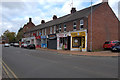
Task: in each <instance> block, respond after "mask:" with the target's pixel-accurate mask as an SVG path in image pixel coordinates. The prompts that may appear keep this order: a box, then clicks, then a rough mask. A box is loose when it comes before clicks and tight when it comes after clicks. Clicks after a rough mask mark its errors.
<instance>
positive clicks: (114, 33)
mask: <svg viewBox="0 0 120 80" xmlns="http://www.w3.org/2000/svg"><path fill="white" fill-rule="evenodd" d="M92 18H93V22H92V24H93V26H92V45H93V47H92V48H93V50H95V49H102V47H103V44H104V42H105V41H106V40H118V20H117V18H116V16H115V14H114V13H113V11H112V10H111V8H110V7H109V5H108V4H107V3H103V4H102V5H101V6H100V7H98V8H97V9H96V10H95V11H94V12H93V17H92ZM90 39H91V14H90V15H89V16H88V49H90Z"/></svg>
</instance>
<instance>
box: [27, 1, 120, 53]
mask: <svg viewBox="0 0 120 80" xmlns="http://www.w3.org/2000/svg"><path fill="white" fill-rule="evenodd" d="M91 8H92V17H91ZM91 18H92V19H91ZM91 20H92V21H91ZM118 22H119V20H118V18H117V17H116V15H115V14H114V12H113V11H112V9H111V8H110V6H109V5H108V2H102V3H99V4H97V5H93V6H92V7H91V6H90V7H88V8H85V9H82V10H80V11H77V10H76V8H74V7H73V8H72V9H71V13H70V14H68V15H65V16H62V17H59V18H57V16H56V15H54V16H53V20H51V21H48V22H45V21H44V20H42V21H41V24H40V25H37V26H35V27H34V28H31V30H29V31H27V33H29V34H34V35H32V36H29V38H30V37H35V39H34V42H35V45H41V47H47V48H50V49H57V50H60V49H68V50H80V47H81V48H82V51H87V50H91V49H92V50H96V49H102V46H103V44H104V42H105V41H106V40H118V39H120V36H119V35H118V32H119V29H120V26H119V25H118ZM91 23H92V24H91ZM40 37H41V38H40Z"/></svg>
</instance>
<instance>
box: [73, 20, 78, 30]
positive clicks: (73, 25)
mask: <svg viewBox="0 0 120 80" xmlns="http://www.w3.org/2000/svg"><path fill="white" fill-rule="evenodd" d="M74 23H76V25H74ZM74 27H77V22H76V21H74V22H73V30H76V29H74Z"/></svg>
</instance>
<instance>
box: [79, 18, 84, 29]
mask: <svg viewBox="0 0 120 80" xmlns="http://www.w3.org/2000/svg"><path fill="white" fill-rule="evenodd" d="M83 26H84V21H83V20H80V29H82V28H83Z"/></svg>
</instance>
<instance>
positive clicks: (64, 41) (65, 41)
mask: <svg viewBox="0 0 120 80" xmlns="http://www.w3.org/2000/svg"><path fill="white" fill-rule="evenodd" d="M59 44H60V45H59V47H60V48H62V46H63V45H64V48H67V37H62V38H60V41H59Z"/></svg>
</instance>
